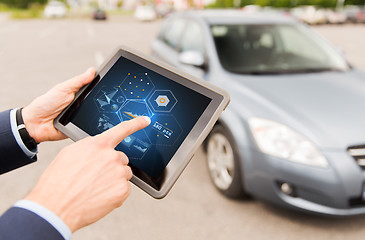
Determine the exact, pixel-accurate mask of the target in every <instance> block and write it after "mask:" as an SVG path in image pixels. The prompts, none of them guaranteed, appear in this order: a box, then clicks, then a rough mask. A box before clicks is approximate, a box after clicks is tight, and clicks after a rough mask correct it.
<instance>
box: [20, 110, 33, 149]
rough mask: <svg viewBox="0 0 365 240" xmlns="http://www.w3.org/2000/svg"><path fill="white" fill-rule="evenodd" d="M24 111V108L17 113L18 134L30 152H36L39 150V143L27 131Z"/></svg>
mask: <svg viewBox="0 0 365 240" xmlns="http://www.w3.org/2000/svg"><path fill="white" fill-rule="evenodd" d="M22 110H23V108H20V109H18V110H17V111H16V124H17V128H18V132H19V135H20V138H21V139H22V141H23V143H24V145H25V146H26V147H27V148H28V150H30V151H32V152H34V151H35V150H36V148H37V142H36V141H35V140H34V139H33V138H32V137H31V136H30V135H29V133H28V131H27V129H26V128H25V125H24V120H23V116H22Z"/></svg>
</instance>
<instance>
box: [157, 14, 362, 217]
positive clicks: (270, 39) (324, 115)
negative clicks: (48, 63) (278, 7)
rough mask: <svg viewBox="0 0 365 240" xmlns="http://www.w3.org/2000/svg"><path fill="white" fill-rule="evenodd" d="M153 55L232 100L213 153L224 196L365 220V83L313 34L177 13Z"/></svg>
mask: <svg viewBox="0 0 365 240" xmlns="http://www.w3.org/2000/svg"><path fill="white" fill-rule="evenodd" d="M152 52H153V55H154V56H156V57H157V58H160V59H162V60H164V61H166V62H168V63H170V64H172V65H174V66H176V67H178V68H181V69H183V70H185V71H187V72H188V73H190V74H193V75H196V76H198V77H200V78H202V79H205V80H206V81H209V82H212V83H214V84H216V85H218V86H220V87H222V88H224V89H226V90H228V91H229V92H230V94H231V98H232V101H231V104H230V105H229V107H228V108H227V110H226V111H225V112H224V113H223V114H222V116H221V118H220V119H219V121H218V123H217V124H216V126H215V127H214V128H213V130H212V132H211V133H210V135H209V136H208V138H207V140H206V143H205V149H206V151H207V161H208V164H207V165H208V168H209V172H210V176H211V179H212V182H213V183H214V185H215V186H216V188H217V189H218V190H219V191H220V192H221V193H223V194H224V195H226V196H228V197H232V198H237V197H244V196H248V195H251V196H254V197H255V198H258V199H261V200H263V201H265V202H270V203H274V204H277V205H280V206H285V207H288V208H292V209H296V210H302V211H307V212H312V213H320V214H325V215H336V216H345V215H346V216H348V215H358V214H364V213H365V200H364V199H365V194H364V193H365V191H364V182H365V172H364V169H365V75H364V73H362V72H360V71H359V70H357V69H355V68H353V67H352V66H350V65H349V64H348V63H347V62H346V60H345V59H344V58H343V56H342V55H341V54H340V53H339V52H338V51H337V50H336V49H335V48H334V47H332V46H331V45H330V44H329V43H328V42H327V41H326V40H324V39H323V38H321V37H320V36H318V35H316V34H315V33H314V32H313V31H312V30H311V29H310V28H309V27H308V26H307V25H305V24H302V23H300V22H298V21H297V20H295V19H292V18H290V17H287V16H281V15H261V14H258V13H255V14H247V13H242V12H240V11H233V10H229V11H226V10H219V11H213V10H212V11H192V12H184V13H176V14H172V15H171V16H170V17H168V18H167V19H166V20H165V21H164V22H163V24H162V27H161V30H160V32H159V34H158V36H157V38H156V40H155V41H154V42H153V43H152ZM186 97H189V96H186Z"/></svg>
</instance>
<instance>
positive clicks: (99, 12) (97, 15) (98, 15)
mask: <svg viewBox="0 0 365 240" xmlns="http://www.w3.org/2000/svg"><path fill="white" fill-rule="evenodd" d="M92 18H93V19H94V20H106V19H107V15H106V12H105V11H104V10H103V9H100V8H96V9H94V11H93V12H92Z"/></svg>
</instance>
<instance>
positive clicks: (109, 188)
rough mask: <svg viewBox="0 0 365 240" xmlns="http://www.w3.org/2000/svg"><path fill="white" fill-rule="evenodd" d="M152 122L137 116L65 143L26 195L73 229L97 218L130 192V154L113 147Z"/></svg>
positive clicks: (117, 204)
mask: <svg viewBox="0 0 365 240" xmlns="http://www.w3.org/2000/svg"><path fill="white" fill-rule="evenodd" d="M149 124H150V119H149V118H145V117H138V118H135V119H133V120H130V121H125V122H122V123H120V124H119V125H117V126H115V127H113V128H111V129H109V130H108V131H106V132H104V133H102V134H99V135H97V136H94V137H88V138H85V139H83V140H80V141H78V142H76V143H74V144H72V145H69V146H67V147H65V148H64V149H63V150H62V151H61V152H60V153H59V154H58V155H57V157H56V158H55V160H54V161H53V162H52V163H51V164H50V166H49V167H48V168H47V170H46V171H45V172H44V173H43V174H42V176H41V177H40V179H39V181H38V183H37V185H36V186H35V188H34V189H33V190H32V191H31V193H30V194H29V195H28V196H27V197H26V198H25V199H26V200H30V201H33V202H36V203H38V204H40V205H42V206H44V207H46V208H47V209H49V210H50V211H52V212H53V213H55V214H56V215H57V216H59V217H60V218H61V219H62V220H63V221H64V222H65V223H66V224H67V225H68V227H69V228H70V230H71V231H72V232H75V231H76V230H78V229H80V228H82V227H85V226H87V225H89V224H91V223H94V222H96V221H98V220H99V219H101V218H102V217H104V216H105V215H107V214H108V213H109V212H111V211H112V210H113V209H114V208H117V207H120V206H121V205H122V204H123V202H124V201H125V200H126V198H127V197H128V196H129V193H130V183H129V180H130V179H131V177H132V171H131V169H130V167H129V166H127V164H128V157H127V156H126V155H125V154H124V153H122V152H119V151H116V150H114V148H115V147H116V146H117V145H118V144H119V143H120V142H121V141H122V140H123V139H124V138H126V137H127V136H129V135H130V134H132V133H134V132H136V131H138V130H140V129H143V128H145V127H147V126H148V125H149Z"/></svg>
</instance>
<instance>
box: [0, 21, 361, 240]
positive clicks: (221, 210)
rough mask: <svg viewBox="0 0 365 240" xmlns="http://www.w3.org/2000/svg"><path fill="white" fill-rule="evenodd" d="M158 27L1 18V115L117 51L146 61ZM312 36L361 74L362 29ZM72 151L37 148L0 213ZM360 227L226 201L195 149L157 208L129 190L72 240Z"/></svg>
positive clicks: (357, 222) (4, 185)
mask: <svg viewBox="0 0 365 240" xmlns="http://www.w3.org/2000/svg"><path fill="white" fill-rule="evenodd" d="M159 25H160V21H156V22H150V23H139V22H136V21H134V20H133V19H132V18H131V17H128V16H119V17H114V18H111V19H110V20H109V21H106V22H95V21H91V20H89V19H63V20H41V19H40V20H27V21H14V20H7V18H6V16H2V15H0V76H1V79H0V82H1V87H0V94H1V98H0V110H1V111H2V110H6V109H9V108H12V107H19V106H24V105H26V104H27V103H29V102H30V101H31V100H32V99H33V98H35V97H37V96H39V95H40V94H42V93H44V92H45V91H47V90H48V89H49V88H51V87H52V86H53V85H55V84H57V83H59V82H61V81H63V80H66V79H68V78H70V77H72V76H74V75H76V74H78V73H81V72H83V71H84V70H86V69H87V68H88V67H89V66H95V67H97V66H98V65H99V64H101V63H102V61H103V60H104V59H105V58H106V57H107V56H108V55H109V54H110V53H111V52H112V51H113V49H114V48H116V47H117V46H118V45H126V46H129V47H131V48H134V49H137V50H139V51H141V52H144V53H149V44H150V42H151V40H152V39H153V38H154V37H155V35H156V33H157V30H158V28H159ZM314 28H315V30H316V31H317V32H319V33H320V34H322V35H323V36H324V37H325V38H327V39H328V40H329V41H330V42H332V43H333V44H335V45H336V46H337V47H338V48H339V49H340V50H341V51H342V52H343V53H344V54H345V55H346V57H347V59H348V60H349V61H350V63H352V64H353V65H354V66H357V67H359V68H360V69H362V70H365V61H364V57H365V44H364V39H365V25H340V26H336V25H331V26H327V25H323V26H317V27H314ZM345 80H346V79H344V81H345ZM339 114H340V113H339ZM364 134H365V133H364ZM70 143H71V141H70V140H65V141H62V142H57V143H55V142H53V143H42V144H41V145H40V146H39V155H38V162H37V163H35V164H32V165H29V166H26V167H24V168H22V169H19V170H16V171H13V172H11V173H8V174H5V175H3V176H1V177H0V185H1V188H0V198H1V201H0V212H4V211H5V210H6V209H7V208H9V207H10V206H11V205H12V204H13V203H14V202H15V201H17V200H19V199H21V198H22V197H24V196H25V195H26V194H27V192H29V191H30V189H31V188H32V186H33V185H34V184H35V183H36V181H37V178H38V177H39V175H40V174H41V173H42V172H43V171H44V169H45V168H46V167H47V166H48V164H49V163H50V162H51V161H52V159H53V158H54V157H55V156H56V155H57V153H58V152H59V151H60V149H61V148H62V147H64V146H65V145H67V144H70ZM364 224H365V216H363V217H354V218H345V219H329V218H324V217H317V216H311V215H305V214H301V213H295V212H289V211H286V210H282V209H277V208H275V207H273V206H269V205H266V204H264V203H261V202H259V201H256V200H247V201H234V200H230V199H227V198H225V197H223V196H222V195H220V194H219V193H218V192H217V191H216V190H215V189H214V187H213V185H212V184H211V183H210V179H209V176H208V172H207V168H206V163H205V155H204V153H203V151H202V150H201V149H200V150H199V151H198V153H197V154H196V155H195V157H194V159H193V160H192V162H191V163H190V164H189V166H188V167H187V169H186V170H185V172H184V173H183V174H182V176H181V178H180V179H179V180H178V182H177V183H176V185H175V186H174V188H173V189H172V190H171V192H170V194H169V195H168V196H167V197H166V198H165V199H163V200H154V199H152V198H151V197H149V196H148V195H146V194H145V193H144V192H142V191H141V190H139V189H138V188H136V187H134V186H133V187H132V193H131V196H130V197H129V199H128V200H127V201H126V202H125V204H124V205H123V206H122V207H121V208H119V209H117V210H115V211H114V212H112V213H111V214H110V215H108V216H107V217H105V218H104V219H102V220H101V221H99V222H98V223H96V224H93V225H92V226H89V227H87V228H85V229H82V230H80V231H78V232H77V233H75V234H74V237H73V239H74V240H81V239H88V240H120V239H136V240H139V239H151V240H152V239H158V240H160V239H174V240H179V239H210V240H211V239H214V240H215V239H225V240H226V239H250V240H255V239H280V240H281V239H283V240H284V239H288V240H289V239H296V240H300V239H332V240H337V239H363V238H364V236H365V227H364Z"/></svg>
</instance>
